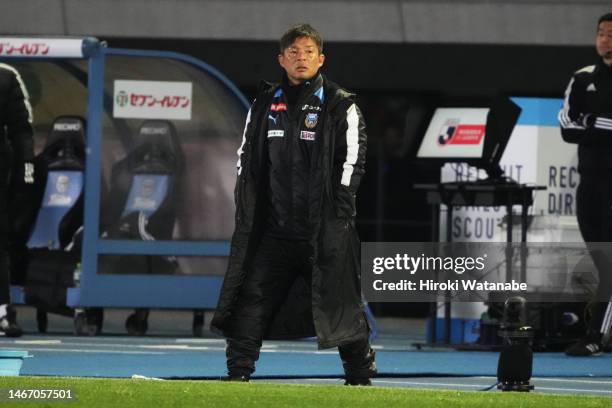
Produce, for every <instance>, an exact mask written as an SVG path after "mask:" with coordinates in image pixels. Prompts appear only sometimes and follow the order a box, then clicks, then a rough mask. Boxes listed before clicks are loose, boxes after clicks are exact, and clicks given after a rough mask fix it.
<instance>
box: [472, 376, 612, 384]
mask: <svg viewBox="0 0 612 408" xmlns="http://www.w3.org/2000/svg"><path fill="white" fill-rule="evenodd" d="M471 378H483V379H489V378H491V379H497V378H496V377H493V376H491V377H485V376H478V377H471ZM532 380H534V381H551V382H569V383H582V384H612V381H605V380H602V381H596V380H580V379H576V380H572V379H569V378H548V377H533V378H532Z"/></svg>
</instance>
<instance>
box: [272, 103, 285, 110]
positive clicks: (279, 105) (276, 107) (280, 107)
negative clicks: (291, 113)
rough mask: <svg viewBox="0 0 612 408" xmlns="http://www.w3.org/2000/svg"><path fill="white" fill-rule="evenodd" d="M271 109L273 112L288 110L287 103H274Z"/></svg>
mask: <svg viewBox="0 0 612 408" xmlns="http://www.w3.org/2000/svg"><path fill="white" fill-rule="evenodd" d="M270 110H271V111H272V112H281V111H286V110H287V105H286V104H284V103H282V102H281V103H273V104H272V105H271V106H270Z"/></svg>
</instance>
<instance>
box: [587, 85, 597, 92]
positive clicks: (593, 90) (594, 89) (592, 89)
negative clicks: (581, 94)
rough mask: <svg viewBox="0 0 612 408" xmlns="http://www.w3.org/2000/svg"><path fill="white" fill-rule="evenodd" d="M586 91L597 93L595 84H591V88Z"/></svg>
mask: <svg viewBox="0 0 612 408" xmlns="http://www.w3.org/2000/svg"><path fill="white" fill-rule="evenodd" d="M586 90H587V91H591V92H595V91H597V89H596V88H595V84H590V85H589V86H587V89H586Z"/></svg>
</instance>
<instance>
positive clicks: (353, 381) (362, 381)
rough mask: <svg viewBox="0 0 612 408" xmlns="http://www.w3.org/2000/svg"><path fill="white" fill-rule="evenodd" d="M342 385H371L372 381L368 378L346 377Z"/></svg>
mask: <svg viewBox="0 0 612 408" xmlns="http://www.w3.org/2000/svg"><path fill="white" fill-rule="evenodd" d="M344 385H362V386H365V387H367V386H370V385H372V381H371V380H370V379H369V378H351V377H347V378H346V379H345V381H344Z"/></svg>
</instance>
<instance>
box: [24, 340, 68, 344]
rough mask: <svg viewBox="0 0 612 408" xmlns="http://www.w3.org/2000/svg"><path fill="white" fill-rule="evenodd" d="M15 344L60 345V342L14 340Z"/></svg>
mask: <svg viewBox="0 0 612 408" xmlns="http://www.w3.org/2000/svg"><path fill="white" fill-rule="evenodd" d="M13 343H15V344H42V345H45V344H62V341H61V340H15V341H14V342H13Z"/></svg>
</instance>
